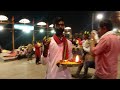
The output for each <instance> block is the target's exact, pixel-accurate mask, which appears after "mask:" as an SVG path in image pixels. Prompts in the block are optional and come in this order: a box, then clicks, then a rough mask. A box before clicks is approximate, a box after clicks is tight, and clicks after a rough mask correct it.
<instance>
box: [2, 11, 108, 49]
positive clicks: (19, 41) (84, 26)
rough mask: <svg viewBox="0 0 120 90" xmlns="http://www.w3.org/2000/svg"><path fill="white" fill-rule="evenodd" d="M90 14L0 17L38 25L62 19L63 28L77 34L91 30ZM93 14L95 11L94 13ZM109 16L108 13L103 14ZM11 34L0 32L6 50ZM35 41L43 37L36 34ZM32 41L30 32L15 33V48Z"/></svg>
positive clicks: (19, 13)
mask: <svg viewBox="0 0 120 90" xmlns="http://www.w3.org/2000/svg"><path fill="white" fill-rule="evenodd" d="M92 13H93V11H0V15H6V16H7V17H8V19H9V21H10V20H11V17H12V16H14V17H15V23H19V20H20V19H23V18H27V19H29V20H30V21H32V20H33V18H34V22H35V23H38V22H39V21H45V22H49V24H51V23H53V20H54V18H55V17H59V16H61V17H63V18H64V21H65V26H69V27H71V28H72V33H73V34H74V33H79V32H83V31H87V30H88V31H91V30H92ZM94 13H95V11H94ZM104 13H105V14H106V17H108V16H107V14H109V15H110V13H108V12H106V11H105V12H104ZM94 21H95V20H94ZM11 35H12V33H11V31H8V30H5V31H3V32H0V39H1V40H0V45H1V46H2V47H3V48H6V49H12V45H11V44H12V43H11V41H12V36H11ZM35 35H36V39H37V40H41V39H42V38H43V37H44V35H40V34H39V33H36V34H35ZM31 41H32V32H31V34H28V35H27V34H25V33H23V32H22V31H21V30H18V31H17V30H16V31H15V47H16V48H17V47H19V46H20V45H23V44H24V45H25V44H28V43H31Z"/></svg>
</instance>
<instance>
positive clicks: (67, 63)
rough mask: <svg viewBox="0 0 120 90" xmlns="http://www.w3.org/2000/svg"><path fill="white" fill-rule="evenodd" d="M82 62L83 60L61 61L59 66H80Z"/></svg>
mask: <svg viewBox="0 0 120 90" xmlns="http://www.w3.org/2000/svg"><path fill="white" fill-rule="evenodd" d="M81 64H82V61H80V62H72V61H68V62H65V61H63V62H62V61H60V62H58V63H57V66H58V67H59V66H67V67H78V66H79V65H81Z"/></svg>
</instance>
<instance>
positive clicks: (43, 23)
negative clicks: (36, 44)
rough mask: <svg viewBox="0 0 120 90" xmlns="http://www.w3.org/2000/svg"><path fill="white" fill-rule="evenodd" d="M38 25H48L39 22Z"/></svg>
mask: <svg viewBox="0 0 120 90" xmlns="http://www.w3.org/2000/svg"><path fill="white" fill-rule="evenodd" d="M37 25H46V23H45V22H39V23H37Z"/></svg>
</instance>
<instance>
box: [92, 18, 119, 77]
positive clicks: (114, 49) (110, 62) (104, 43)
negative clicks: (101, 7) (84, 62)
mask: <svg viewBox="0 0 120 90" xmlns="http://www.w3.org/2000/svg"><path fill="white" fill-rule="evenodd" d="M112 28H113V26H112V22H111V21H110V20H103V21H101V22H100V28H99V30H98V35H99V36H100V40H99V42H98V44H97V46H96V47H95V38H94V36H91V37H92V39H91V42H90V46H91V47H90V50H91V52H92V54H93V55H94V56H95V75H94V76H93V78H94V79H116V78H117V74H118V56H119V55H120V46H119V45H120V37H119V36H117V35H116V34H115V33H114V32H113V31H111V30H112Z"/></svg>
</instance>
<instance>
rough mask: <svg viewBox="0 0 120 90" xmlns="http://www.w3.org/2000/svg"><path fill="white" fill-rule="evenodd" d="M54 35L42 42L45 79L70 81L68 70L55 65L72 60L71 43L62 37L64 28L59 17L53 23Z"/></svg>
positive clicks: (62, 21)
mask: <svg viewBox="0 0 120 90" xmlns="http://www.w3.org/2000/svg"><path fill="white" fill-rule="evenodd" d="M54 28H55V31H56V34H54V35H53V36H52V37H51V39H50V40H49V41H48V42H46V41H45V40H44V41H43V45H44V51H43V61H44V62H46V65H47V72H46V79H71V78H72V77H71V73H70V70H69V68H67V67H63V66H60V67H58V66H57V65H56V64H57V62H59V61H60V60H65V59H72V56H73V55H72V42H71V41H69V40H68V39H67V38H65V36H64V35H63V31H64V28H65V24H64V20H63V19H62V18H61V17H58V18H56V20H55V22H54Z"/></svg>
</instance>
